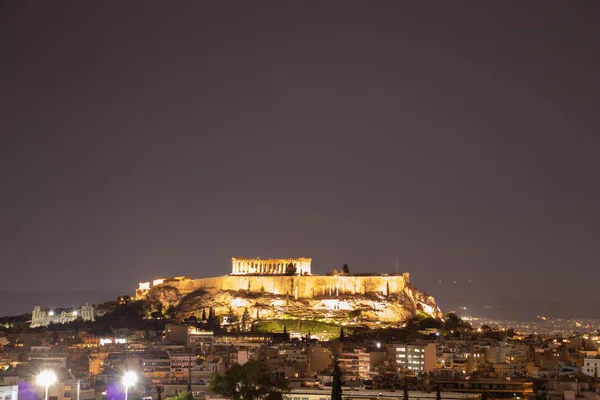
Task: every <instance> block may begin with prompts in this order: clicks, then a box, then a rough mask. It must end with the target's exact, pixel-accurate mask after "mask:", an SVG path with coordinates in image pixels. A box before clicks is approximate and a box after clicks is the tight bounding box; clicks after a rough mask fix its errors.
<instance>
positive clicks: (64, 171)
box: [0, 2, 600, 318]
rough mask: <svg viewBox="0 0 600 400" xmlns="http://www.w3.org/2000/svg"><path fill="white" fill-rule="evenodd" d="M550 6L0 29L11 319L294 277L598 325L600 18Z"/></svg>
mask: <svg viewBox="0 0 600 400" xmlns="http://www.w3.org/2000/svg"><path fill="white" fill-rule="evenodd" d="M554 4H555V6H554V7H547V6H545V5H543V4H536V3H527V4H520V5H519V7H518V8H517V7H514V5H511V4H500V3H498V4H477V5H469V6H468V7H467V6H466V5H464V6H461V5H458V4H438V5H437V7H435V8H431V7H428V6H426V5H418V4H387V5H383V4H380V5H379V6H378V7H369V8H367V7H365V6H364V4H361V3H351V2H344V3H343V6H340V7H338V6H336V5H334V3H328V4H319V5H318V6H316V7H314V8H311V7H308V6H307V5H304V4H302V5H301V4H295V5H289V4H287V5H280V4H279V5H278V4H272V5H270V6H269V7H253V6H252V5H249V4H243V3H240V4H238V5H236V6H233V5H222V4H177V5H170V6H167V5H166V4H160V3H153V4H149V3H144V5H143V6H137V5H133V4H118V5H112V4H111V5H108V4H102V3H97V4H72V5H70V6H67V7H64V8H61V7H55V6H54V5H53V4H36V5H35V7H33V6H32V5H29V4H25V3H22V2H17V3H12V4H10V5H5V6H4V12H3V13H2V15H3V21H5V23H4V24H1V25H2V28H0V29H1V30H0V43H1V45H2V48H3V49H5V52H4V53H5V60H4V62H3V63H1V64H0V76H2V78H0V79H2V83H3V90H2V91H0V105H1V106H2V110H3V117H2V118H1V119H0V131H1V132H3V135H1V137H0V152H1V157H0V168H1V170H2V171H3V172H2V174H1V179H0V183H1V184H2V188H3V189H2V193H3V195H2V196H0V219H1V221H2V223H1V224H0V243H1V249H0V266H1V268H2V279H0V295H2V293H4V294H5V295H6V298H7V299H10V298H11V297H10V296H12V295H14V293H25V295H23V297H27V293H31V295H30V296H38V295H39V294H40V293H48V292H52V293H61V292H62V293H68V292H70V291H73V292H80V293H84V292H86V291H93V292H94V293H97V295H98V297H103V296H108V295H109V294H110V296H112V295H113V294H115V293H117V294H126V293H129V292H131V291H133V290H134V289H135V286H136V285H137V283H138V282H141V281H147V280H150V279H153V278H158V277H170V276H176V275H190V276H193V277H208V276H219V275H224V274H226V273H228V272H229V266H228V262H229V260H230V258H231V257H233V256H236V255H246V256H251V257H254V256H260V257H264V258H267V257H302V256H305V257H311V258H313V260H314V261H313V272H315V273H317V274H325V273H327V272H328V271H329V270H330V269H331V267H332V266H333V267H334V268H336V267H337V268H338V269H339V268H340V267H341V265H343V264H344V263H347V264H349V267H350V270H351V271H354V272H369V271H375V272H381V273H385V272H395V269H396V263H398V265H399V270H400V272H409V273H410V274H411V280H412V281H413V282H414V283H415V284H416V285H417V286H418V287H419V288H421V289H423V290H424V291H425V292H427V293H430V294H431V295H433V296H434V297H435V298H436V300H437V302H438V304H439V305H440V307H441V309H442V311H444V312H446V311H449V310H452V309H458V307H460V306H464V307H467V308H468V309H469V310H471V309H475V310H481V311H482V312H483V311H487V312H492V311H490V310H495V311H494V312H498V313H500V314H502V315H503V316H505V317H508V316H509V315H512V314H514V315H517V314H520V313H525V310H531V311H527V314H528V315H529V314H533V315H538V314H544V315H553V313H555V315H558V316H565V313H567V312H572V313H573V314H579V315H577V316H581V317H584V316H585V317H590V318H593V317H598V314H597V309H598V306H600V301H599V300H598V297H597V296H596V295H595V289H596V285H597V281H598V279H599V278H600V272H599V269H598V268H597V266H598V264H599V263H600V255H599V254H598V252H597V251H596V242H597V238H598V233H600V211H599V208H598V199H599V198H600V189H599V188H598V185H596V184H595V183H596V175H597V172H596V171H598V170H600V159H599V158H598V157H597V154H596V153H597V150H596V149H597V145H598V144H600V142H599V138H598V135H597V130H598V128H597V127H598V125H599V122H600V121H599V119H600V117H599V116H598V113H597V111H596V108H597V106H596V105H597V104H598V103H600V97H599V93H600V76H599V75H598V73H597V71H598V70H600V52H599V51H598V50H599V49H600V26H598V24H597V21H596V19H597V18H595V16H596V15H598V12H599V11H600V10H599V7H600V5H599V4H598V3H595V2H583V3H558V2H556V3H554ZM423 21H427V23H424V22H423ZM454 282H456V283H454ZM36 293H37V294H36ZM40 296H41V295H40ZM23 297H20V298H19V299H14V298H13V301H10V300H7V301H3V302H2V303H4V304H0V314H2V315H4V314H6V313H8V314H9V313H11V312H10V311H5V310H13V309H19V310H21V309H22V310H23V312H27V310H30V309H31V308H30V306H29V303H27V300H24V299H23ZM110 299H111V298H106V300H110ZM33 301H34V303H35V304H37V303H40V301H38V300H36V299H33ZM74 301H75V300H74ZM76 301H77V302H85V301H87V299H79V298H78V300H76ZM90 301H94V300H90ZM486 307H488V308H486Z"/></svg>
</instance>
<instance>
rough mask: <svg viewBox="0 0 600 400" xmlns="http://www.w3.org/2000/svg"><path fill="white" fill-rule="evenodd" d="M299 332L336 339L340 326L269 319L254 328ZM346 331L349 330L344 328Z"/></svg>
mask: <svg viewBox="0 0 600 400" xmlns="http://www.w3.org/2000/svg"><path fill="white" fill-rule="evenodd" d="M284 327H285V330H286V331H287V332H299V333H301V334H307V333H308V332H310V333H312V334H320V335H323V336H329V337H331V338H337V337H338V336H339V335H340V329H341V326H340V325H336V324H329V323H325V322H320V321H314V320H302V319H270V320H266V321H259V322H257V323H256V325H255V326H254V329H255V330H256V331H257V332H283V331H284ZM344 329H346V330H347V331H351V329H349V328H347V327H344Z"/></svg>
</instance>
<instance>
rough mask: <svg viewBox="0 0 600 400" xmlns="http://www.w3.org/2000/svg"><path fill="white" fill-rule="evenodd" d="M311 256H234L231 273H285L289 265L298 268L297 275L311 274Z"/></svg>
mask: <svg viewBox="0 0 600 400" xmlns="http://www.w3.org/2000/svg"><path fill="white" fill-rule="evenodd" d="M311 262H312V259H311V258H269V259H267V260H261V259H260V258H246V257H232V258H231V275H285V273H286V269H287V266H288V265H290V264H292V265H293V266H294V267H295V268H296V275H311V272H310V263H311Z"/></svg>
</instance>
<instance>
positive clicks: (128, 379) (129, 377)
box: [122, 371, 137, 400]
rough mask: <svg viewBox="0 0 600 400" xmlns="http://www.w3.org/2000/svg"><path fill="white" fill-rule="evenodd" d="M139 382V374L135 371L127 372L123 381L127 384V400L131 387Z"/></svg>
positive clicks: (124, 384)
mask: <svg viewBox="0 0 600 400" xmlns="http://www.w3.org/2000/svg"><path fill="white" fill-rule="evenodd" d="M136 382H137V375H136V373H135V372H133V371H128V372H125V375H123V379H122V383H123V386H125V400H127V393H128V391H129V387H130V386H133V385H135V383H136Z"/></svg>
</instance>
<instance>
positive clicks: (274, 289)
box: [168, 273, 409, 298]
mask: <svg viewBox="0 0 600 400" xmlns="http://www.w3.org/2000/svg"><path fill="white" fill-rule="evenodd" d="M408 282H409V274H408V273H405V274H402V275H378V276H349V275H337V276H318V275H310V276H273V275H271V276H258V275H254V276H253V275H241V276H232V275H230V276H221V277H215V278H201V279H192V280H187V281H180V282H169V283H168V285H169V286H173V287H175V288H177V289H178V290H179V291H180V292H181V294H184V295H185V294H187V293H191V292H193V291H195V290H199V289H202V290H205V291H207V292H216V291H219V290H233V291H240V290H244V291H248V292H254V293H262V292H265V293H273V294H277V295H286V294H287V295H289V296H293V297H294V298H313V297H319V296H331V295H341V294H365V293H377V292H379V293H383V294H392V293H400V292H402V291H403V290H404V288H405V286H406V284H407V283H408Z"/></svg>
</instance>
